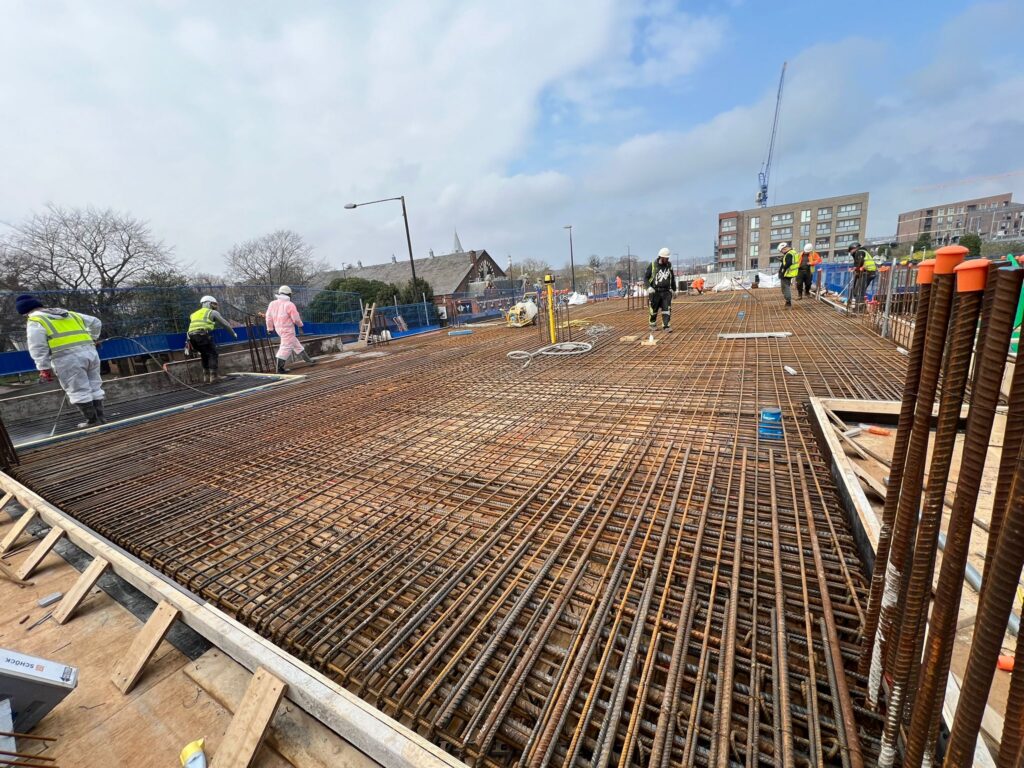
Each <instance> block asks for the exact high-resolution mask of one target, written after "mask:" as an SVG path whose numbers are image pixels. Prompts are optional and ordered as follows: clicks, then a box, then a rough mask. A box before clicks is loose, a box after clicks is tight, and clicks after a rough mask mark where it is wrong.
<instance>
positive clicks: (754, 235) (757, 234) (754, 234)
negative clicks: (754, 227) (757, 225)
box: [750, 231, 761, 243]
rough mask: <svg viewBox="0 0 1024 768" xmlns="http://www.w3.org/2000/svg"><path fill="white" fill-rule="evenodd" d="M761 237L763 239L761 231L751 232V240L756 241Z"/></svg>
mask: <svg viewBox="0 0 1024 768" xmlns="http://www.w3.org/2000/svg"><path fill="white" fill-rule="evenodd" d="M760 239H761V233H760V232H759V231H758V232H751V233H750V242H752V243H756V242H758V241H759V240H760Z"/></svg>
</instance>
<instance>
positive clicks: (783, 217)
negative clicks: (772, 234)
mask: <svg viewBox="0 0 1024 768" xmlns="http://www.w3.org/2000/svg"><path fill="white" fill-rule="evenodd" d="M792 223H793V214H792V213H776V214H775V215H774V216H772V226H773V227H778V226H781V225H782V224H792Z"/></svg>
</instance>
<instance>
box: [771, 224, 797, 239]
mask: <svg viewBox="0 0 1024 768" xmlns="http://www.w3.org/2000/svg"><path fill="white" fill-rule="evenodd" d="M792 235H793V228H792V227H778V228H776V229H773V230H772V238H774V239H778V238H780V237H792Z"/></svg>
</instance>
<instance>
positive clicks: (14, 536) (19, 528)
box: [0, 507, 36, 556]
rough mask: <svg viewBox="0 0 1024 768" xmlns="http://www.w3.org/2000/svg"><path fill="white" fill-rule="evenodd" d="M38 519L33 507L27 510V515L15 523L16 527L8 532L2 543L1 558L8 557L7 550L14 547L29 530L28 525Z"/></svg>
mask: <svg viewBox="0 0 1024 768" xmlns="http://www.w3.org/2000/svg"><path fill="white" fill-rule="evenodd" d="M35 517H36V511H35V509H33V508H32V507H29V508H28V509H26V510H25V514H23V515H22V516H21V517H19V518H18V519H17V520H15V521H14V527H12V528H11V530H9V531H8V532H7V535H6V536H4V540H3V541H0V556H3V555H6V554H7V550H9V549H10V548H11V547H12V546H14V542H16V541H17V540H18V538H19V537H20V536H21V534H23V533H24V532H25V529H26V528H28V524H29V523H31V522H32V521H33V520H34V519H35Z"/></svg>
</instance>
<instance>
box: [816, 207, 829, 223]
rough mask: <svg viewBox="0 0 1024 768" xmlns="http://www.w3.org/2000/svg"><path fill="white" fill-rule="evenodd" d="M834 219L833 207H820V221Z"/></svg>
mask: <svg viewBox="0 0 1024 768" xmlns="http://www.w3.org/2000/svg"><path fill="white" fill-rule="evenodd" d="M831 220H832V209H831V208H819V209H818V221H831Z"/></svg>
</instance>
